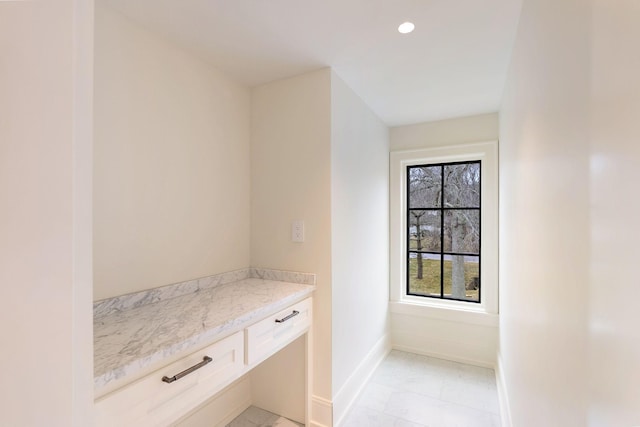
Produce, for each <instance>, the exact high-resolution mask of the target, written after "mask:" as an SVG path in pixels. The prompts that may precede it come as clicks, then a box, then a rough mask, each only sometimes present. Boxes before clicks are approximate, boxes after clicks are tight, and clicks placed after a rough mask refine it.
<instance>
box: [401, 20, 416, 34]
mask: <svg viewBox="0 0 640 427" xmlns="http://www.w3.org/2000/svg"><path fill="white" fill-rule="evenodd" d="M414 28H416V26H415V25H413V22H404V23H402V24H400V26H399V27H398V31H400V32H401V33H402V34H408V33H410V32H411V31H413V29H414Z"/></svg>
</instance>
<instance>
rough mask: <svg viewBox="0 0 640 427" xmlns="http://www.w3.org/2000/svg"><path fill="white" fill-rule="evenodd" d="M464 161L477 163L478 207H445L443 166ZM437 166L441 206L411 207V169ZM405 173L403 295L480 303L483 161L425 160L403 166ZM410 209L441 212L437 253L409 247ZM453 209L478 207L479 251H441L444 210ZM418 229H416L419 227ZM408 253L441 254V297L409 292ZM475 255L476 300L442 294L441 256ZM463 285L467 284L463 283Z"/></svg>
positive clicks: (460, 163) (459, 163)
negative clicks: (431, 161) (404, 271)
mask: <svg viewBox="0 0 640 427" xmlns="http://www.w3.org/2000/svg"><path fill="white" fill-rule="evenodd" d="M467 164H478V170H479V173H480V180H479V182H478V186H479V189H478V193H479V200H478V207H455V208H451V207H445V206H444V194H445V192H444V188H445V187H444V167H445V166H453V165H467ZM434 166H435V167H437V166H439V167H440V176H441V177H442V179H441V181H440V197H441V200H440V207H436V208H424V207H418V208H416V207H413V208H412V207H411V196H410V184H409V183H410V170H411V169H412V168H422V167H434ZM405 175H406V183H407V185H406V193H405V207H406V227H405V233H406V236H405V237H406V251H405V256H406V258H405V266H406V275H405V281H406V283H405V288H406V295H409V296H417V297H424V298H434V299H439V300H444V301H460V302H467V303H472V304H481V303H482V279H481V277H482V274H481V272H482V160H465V161H457V162H442V163H424V164H412V165H407V166H406V169H405ZM412 210H422V211H438V212H439V213H440V251H439V252H436V251H426V250H420V251H418V250H412V249H411V243H410V230H411V218H410V215H411V211H412ZM452 210H453V211H455V210H477V211H478V229H479V231H478V253H477V254H471V253H460V252H453V251H445V250H444V246H445V245H444V235H445V227H444V219H445V211H452ZM418 232H419V230H418ZM411 253H415V254H417V253H426V254H435V255H440V296H437V295H425V294H419V293H411V292H410V286H409V285H410V277H409V276H410V274H411V272H410V254H411ZM447 255H449V256H474V257H475V256H477V257H478V300H477V301H476V300H473V299H460V298H453V297H452V296H450V297H447V296H445V295H444V257H445V256H447ZM465 287H466V284H465Z"/></svg>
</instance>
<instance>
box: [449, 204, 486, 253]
mask: <svg viewBox="0 0 640 427" xmlns="http://www.w3.org/2000/svg"><path fill="white" fill-rule="evenodd" d="M444 251H445V252H458V253H460V252H461V253H471V254H479V253H480V211H479V210H477V209H452V210H446V211H445V212H444Z"/></svg>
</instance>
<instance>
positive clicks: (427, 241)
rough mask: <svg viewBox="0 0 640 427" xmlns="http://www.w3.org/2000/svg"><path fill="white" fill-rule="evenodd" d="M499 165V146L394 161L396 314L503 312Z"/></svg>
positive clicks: (419, 153) (400, 155)
mask: <svg viewBox="0 0 640 427" xmlns="http://www.w3.org/2000/svg"><path fill="white" fill-rule="evenodd" d="M497 158H498V155H497V143H496V142H487V143H477V144H468V145H458V146H450V147H440V148H428V149H422V150H412V151H398V152H392V153H391V154H390V162H391V163H390V174H391V175H390V194H389V195H390V197H389V201H390V239H389V241H390V274H391V278H390V279H391V280H390V286H391V288H390V300H391V302H392V303H394V304H395V305H394V306H395V307H396V308H398V309H400V308H399V306H403V305H406V307H407V309H409V306H412V307H414V308H411V310H414V309H421V308H420V307H419V306H424V307H427V308H428V309H429V310H431V308H430V307H436V308H443V309H454V310H462V311H466V312H480V313H490V314H495V313H497V312H498V168H497ZM398 305H399V306H398ZM427 308H425V310H426V309H427Z"/></svg>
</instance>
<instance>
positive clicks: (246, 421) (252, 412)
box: [226, 406, 302, 427]
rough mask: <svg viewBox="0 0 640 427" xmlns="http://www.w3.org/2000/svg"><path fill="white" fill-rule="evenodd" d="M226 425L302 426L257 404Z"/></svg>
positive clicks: (254, 426)
mask: <svg viewBox="0 0 640 427" xmlns="http://www.w3.org/2000/svg"><path fill="white" fill-rule="evenodd" d="M226 427H302V424H299V423H297V422H294V421H291V420H289V419H287V418H284V417H281V416H280V415H276V414H274V413H272V412H269V411H265V410H264V409H260V408H258V407H256V406H249V407H248V408H247V409H246V410H245V411H244V412H243V413H242V414H240V415H238V416H237V417H236V418H235V419H234V420H233V421H231V422H230V423H229V424H227V425H226Z"/></svg>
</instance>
